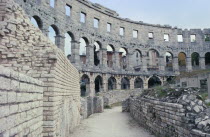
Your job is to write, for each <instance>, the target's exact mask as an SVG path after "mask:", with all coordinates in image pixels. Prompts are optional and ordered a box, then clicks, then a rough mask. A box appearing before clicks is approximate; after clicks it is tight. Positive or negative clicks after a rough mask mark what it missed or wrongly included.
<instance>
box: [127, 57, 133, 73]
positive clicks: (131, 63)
mask: <svg viewBox="0 0 210 137" xmlns="http://www.w3.org/2000/svg"><path fill="white" fill-rule="evenodd" d="M133 63H134V62H133V53H129V54H128V63H127V68H128V70H130V71H133V70H134V68H133V67H134V64H133Z"/></svg>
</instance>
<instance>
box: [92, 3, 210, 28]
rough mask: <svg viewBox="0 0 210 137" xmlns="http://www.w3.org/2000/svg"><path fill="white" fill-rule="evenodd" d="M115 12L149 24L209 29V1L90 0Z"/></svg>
mask: <svg viewBox="0 0 210 137" xmlns="http://www.w3.org/2000/svg"><path fill="white" fill-rule="evenodd" d="M90 1H91V2H93V3H98V4H101V5H103V6H105V7H108V8H110V9H112V10H115V11H117V13H119V14H120V17H123V18H130V19H132V20H135V21H143V22H145V23H150V24H161V25H171V26H172V27H175V26H177V27H179V28H183V29H185V28H187V29H190V28H192V29H195V28H201V29H203V28H210V0H90Z"/></svg>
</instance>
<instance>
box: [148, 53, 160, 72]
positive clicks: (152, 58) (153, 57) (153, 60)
mask: <svg viewBox="0 0 210 137" xmlns="http://www.w3.org/2000/svg"><path fill="white" fill-rule="evenodd" d="M148 57H149V63H148V64H149V66H148V70H158V69H159V68H158V65H159V52H158V51H157V50H155V49H150V50H149V51H148Z"/></svg>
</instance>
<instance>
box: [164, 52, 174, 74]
mask: <svg viewBox="0 0 210 137" xmlns="http://www.w3.org/2000/svg"><path fill="white" fill-rule="evenodd" d="M164 59H165V65H166V70H168V71H173V54H172V53H171V52H168V51H167V52H166V53H165V54H164Z"/></svg>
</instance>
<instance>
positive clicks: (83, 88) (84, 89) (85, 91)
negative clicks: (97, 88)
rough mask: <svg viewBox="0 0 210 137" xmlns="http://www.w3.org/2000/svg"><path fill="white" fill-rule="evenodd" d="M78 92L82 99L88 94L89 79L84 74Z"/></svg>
mask: <svg viewBox="0 0 210 137" xmlns="http://www.w3.org/2000/svg"><path fill="white" fill-rule="evenodd" d="M80 92H81V96H82V97H84V96H87V95H88V94H89V93H90V79H89V77H88V75H86V74H84V75H83V76H82V77H81V80H80Z"/></svg>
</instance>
